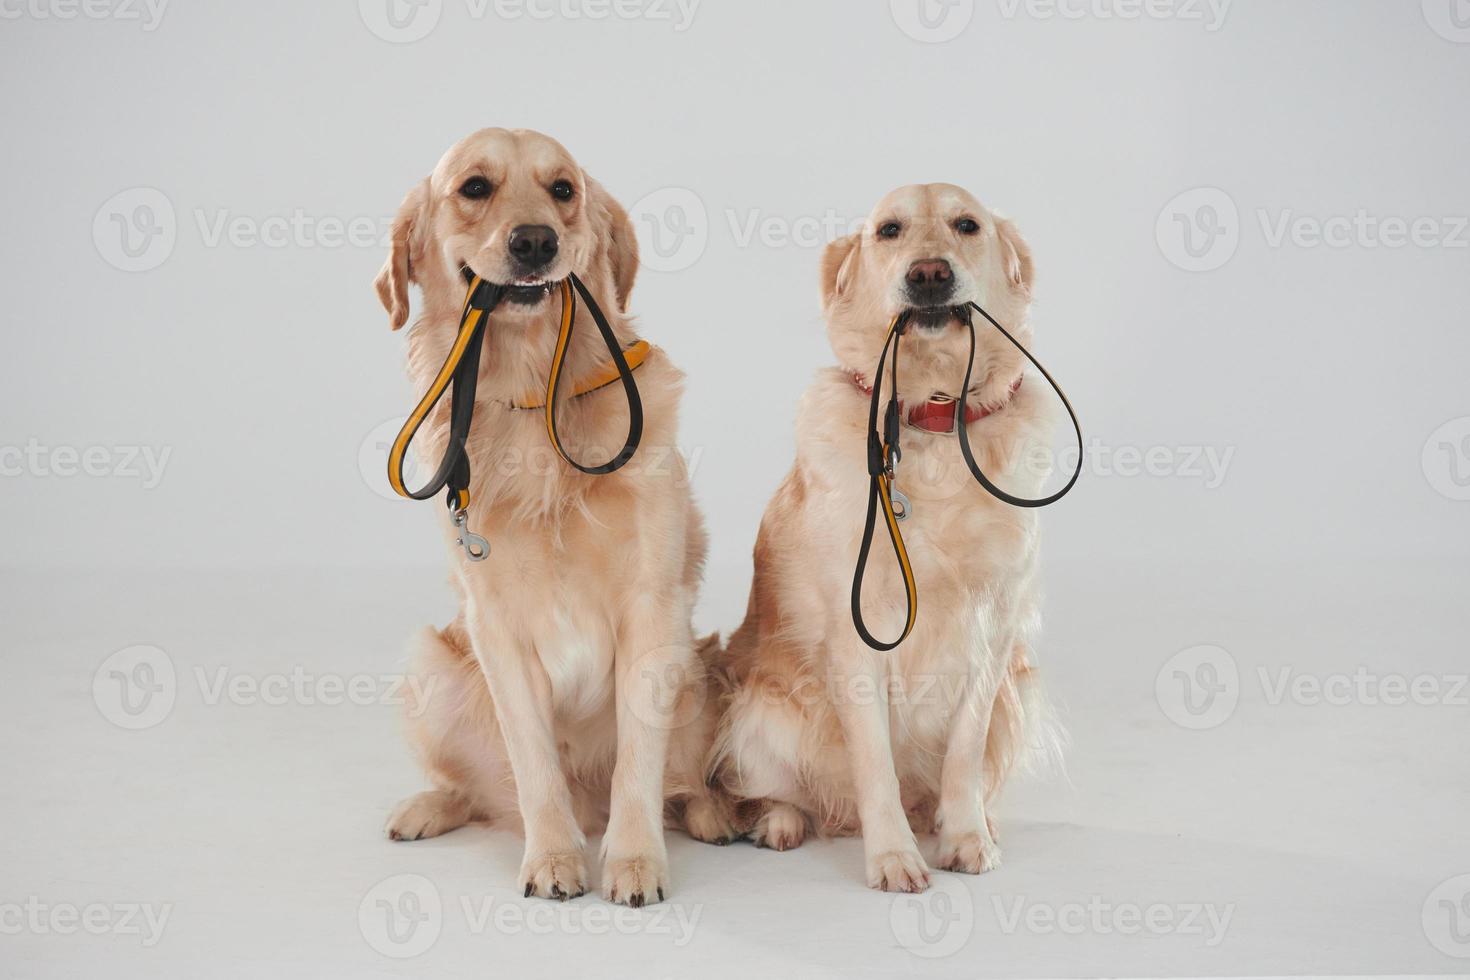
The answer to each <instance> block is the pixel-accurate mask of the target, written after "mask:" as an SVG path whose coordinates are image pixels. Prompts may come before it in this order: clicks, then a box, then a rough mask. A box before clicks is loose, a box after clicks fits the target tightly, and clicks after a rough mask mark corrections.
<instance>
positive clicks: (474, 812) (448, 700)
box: [377, 129, 731, 906]
mask: <svg viewBox="0 0 1470 980" xmlns="http://www.w3.org/2000/svg"><path fill="white" fill-rule="evenodd" d="M637 268H638V248H637V242H636V239H635V237H634V231H633V228H632V226H631V223H630V222H629V220H628V216H627V214H626V212H625V211H624V210H623V208H622V207H621V206H620V205H619V204H618V203H617V202H616V201H614V200H613V198H612V197H611V196H610V195H609V194H608V192H607V191H606V190H604V189H603V188H602V186H601V185H599V184H598V183H597V182H596V181H595V180H593V179H592V178H591V177H589V176H588V175H587V174H586V173H585V172H584V171H583V169H582V168H581V167H580V166H579V165H578V164H577V162H576V161H575V160H574V159H573V157H572V156H571V154H570V153H568V152H567V150H566V149H565V148H564V147H562V146H561V144H559V143H557V142H556V141H555V140H553V139H551V138H549V137H547V136H544V135H541V134H539V133H534V132H530V131H526V130H503V129H487V130H482V131H480V132H477V133H474V134H473V135H471V136H469V137H467V138H466V139H464V140H462V141H460V142H459V143H457V144H456V145H455V146H453V147H452V148H451V149H450V150H449V151H448V152H447V153H446V154H445V155H444V157H443V158H442V159H441V160H440V161H439V163H438V165H437V166H436V167H435V168H434V171H433V173H432V174H430V175H429V176H428V177H427V178H426V179H424V180H423V181H422V182H420V183H419V184H417V185H415V186H414V188H413V189H412V190H411V191H409V193H408V196H407V198H406V199H405V200H404V202H403V205H402V207H401V208H400V210H399V212H398V215H397V218H396V219H395V220H394V222H393V230H392V253H391V255H390V256H389V259H388V261H387V264H386V265H385V266H384V267H383V270H382V272H381V273H380V274H379V276H378V279H377V291H378V295H379V297H380V299H381V300H382V302H383V305H384V307H385V308H386V309H387V310H388V313H389V318H390V321H391V323H392V326H393V328H394V329H398V328H400V327H402V326H404V324H406V323H407V322H408V319H409V286H410V285H411V284H416V285H417V286H418V287H419V289H420V291H421V293H422V298H423V308H422V311H421V313H420V315H419V317H418V319H417V322H416V323H415V324H414V326H413V328H412V329H411V330H410V332H409V335H408V367H409V376H410V378H411V380H412V381H413V385H414V389H415V392H416V393H417V394H418V395H420V396H422V400H421V401H420V405H419V408H418V409H416V410H415V414H414V416H411V417H410V426H406V427H405V433H407V435H408V438H403V439H401V440H400V442H401V445H396V446H395V456H399V457H401V456H402V455H403V453H404V452H406V451H407V448H408V447H407V443H408V440H409V439H411V438H412V436H413V435H415V434H417V435H418V436H419V438H418V440H417V442H415V445H414V447H413V448H414V449H416V450H418V451H419V452H420V453H422V454H423V457H424V458H425V459H426V460H428V461H430V463H431V464H433V463H435V462H437V461H441V460H446V459H448V460H450V461H451V462H453V463H454V464H455V465H452V466H447V467H446V468H445V469H446V471H450V470H452V471H454V476H453V478H452V479H451V480H450V481H449V483H448V486H449V487H450V489H451V494H450V500H449V504H450V506H449V508H447V509H446V510H445V511H444V515H445V516H444V519H443V520H442V522H441V523H442V527H443V531H444V534H445V537H446V542H447V544H448V555H449V564H450V569H451V579H452V582H453V585H454V589H455V591H456V593H457V594H458V597H459V605H460V608H459V612H458V615H457V616H456V617H455V618H454V619H453V621H452V622H450V623H449V624H448V625H447V626H445V627H444V628H442V629H432V628H431V629H426V630H424V631H423V633H422V634H421V635H420V636H419V637H418V639H417V640H416V641H415V644H414V651H413V657H412V669H413V670H414V671H415V672H416V673H418V674H419V675H420V681H421V683H419V684H418V685H415V690H419V691H423V692H425V693H424V695H423V698H422V701H421V702H415V703H413V704H410V705H408V708H407V716H408V721H409V732H410V738H411V740H412V742H413V744H414V746H415V748H416V749H417V750H418V753H419V755H420V757H421V759H422V761H423V764H424V767H425V769H426V770H427V772H428V775H429V778H430V780H431V782H432V783H433V786H434V788H433V789H431V790H429V791H427V792H422V793H419V794H417V795H415V796H412V797H410V798H408V799H406V800H404V801H403V803H401V804H400V805H399V806H398V807H397V809H396V810H395V811H394V812H393V814H392V815H391V817H390V818H389V820H388V825H387V832H388V835H389V836H390V837H392V838H393V839H395V840H417V839H420V838H424V837H432V836H435V835H438V834H442V833H445V832H447V831H450V830H453V829H455V828H456V827H459V826H461V825H462V824H465V823H468V822H470V821H504V822H508V823H510V824H512V825H514V824H516V823H519V825H520V827H521V829H522V830H523V831H524V834H525V855H524V859H523V861H522V865H521V870H520V874H519V877H518V879H517V886H518V887H520V888H521V889H523V890H524V893H525V894H526V895H527V896H531V895H538V896H542V897H547V898H558V899H566V898H572V897H576V896H577V895H580V894H582V893H583V892H584V891H585V890H586V888H587V882H588V875H587V871H586V859H585V856H584V851H585V848H586V840H587V835H589V834H593V833H597V832H599V831H605V833H604V838H603V847H602V855H603V868H602V876H601V881H602V891H603V893H604V895H605V896H606V897H607V898H608V899H610V900H613V901H617V902H623V903H626V904H628V905H633V906H639V905H643V904H646V903H652V902H657V901H660V900H662V899H663V898H664V897H665V896H666V895H667V894H668V892H669V877H668V858H667V852H666V848H665V845H664V836H663V834H664V827H663V821H664V815H665V812H666V810H667V811H668V812H671V813H674V814H676V815H682V816H683V818H684V820H685V821H686V822H687V824H688V825H689V827H690V830H691V832H693V833H695V834H696V835H697V836H700V837H702V838H704V839H708V840H716V839H720V838H728V837H729V836H730V834H731V828H730V825H729V823H728V821H727V820H726V819H725V816H724V814H723V811H722V809H721V807H720V806H719V804H718V803H717V801H715V800H713V799H712V798H711V796H710V794H709V791H708V789H707V788H706V787H705V785H704V780H703V770H702V764H703V757H702V749H703V746H704V744H705V743H707V740H708V737H709V734H710V733H711V732H712V728H713V724H714V717H713V713H714V705H713V703H712V699H710V698H709V697H708V688H707V684H708V682H707V679H706V664H705V661H704V659H703V658H702V656H701V647H700V645H698V644H696V642H695V639H694V637H693V635H692V633H691V627H690V615H691V611H692V608H693V605H694V601H695V597H696V593H697V590H698V587H699V582H700V578H701V574H702V566H703V562H704V555H705V548H706V537H705V531H704V527H703V523H702V520H701V518H700V515H699V513H698V512H697V510H696V509H695V506H694V503H693V500H692V499H691V496H690V493H689V489H688V486H689V481H688V478H687V473H686V472H685V468H684V464H683V461H682V458H681V457H680V456H679V454H678V453H677V451H676V449H675V447H676V446H677V435H678V433H677V415H678V405H679V396H680V390H681V384H682V380H683V376H682V375H681V373H680V372H679V371H678V369H677V368H675V367H674V365H673V364H672V363H670V361H669V359H668V357H667V356H666V355H665V354H664V353H663V352H662V351H661V350H659V349H658V348H657V347H653V346H651V345H649V344H648V343H647V342H645V341H643V340H641V339H639V338H638V337H637V335H636V332H635V325H634V322H633V320H632V318H631V317H630V316H629V315H628V313H627V304H628V297H629V293H630V292H631V290H632V287H633V281H634V277H635V275H636V273H637ZM573 284H575V285H576V287H577V290H578V291H580V292H582V298H583V300H584V302H583V303H582V304H581V305H576V304H575V303H574V293H573V289H572V285H573ZM482 285H486V289H487V292H486V293H485V294H483V295H491V296H492V297H493V299H490V300H484V299H481V298H477V297H480V296H481V295H482V294H481V293H480V287H481V286H482ZM467 287H468V289H469V296H468V297H467V296H466V288H467ZM477 304H478V305H477ZM584 321H585V322H584ZM471 345H472V346H471ZM467 346H469V347H470V350H468V351H467V350H466V347H467ZM613 351H616V352H617V354H616V355H613V354H612V353H611V352H613ZM467 355H469V356H470V359H469V360H466V357H467ZM619 357H620V358H621V361H622V364H620V365H615V364H614V363H612V362H613V361H615V360H618V359H619ZM474 358H478V360H477V361H476V360H474ZM464 364H469V365H470V366H471V367H472V368H473V369H474V370H473V374H472V375H470V376H466V374H465V373H464V372H463V371H462V370H460V369H461V367H462V365H464ZM632 372H636V391H635V390H634V388H633V387H632V386H630V382H631V380H632V378H631V376H630V375H631V373H632ZM456 377H458V378H459V383H460V384H463V385H464V387H463V389H462V390H461V394H462V395H466V397H467V398H469V397H472V398H473V404H472V406H469V405H466V406H462V409H464V410H468V409H469V408H471V407H472V410H473V420H472V422H470V423H469V424H468V425H456V424H453V423H452V420H451V415H452V414H454V409H453V406H452V404H451V402H452V398H453V394H452V392H450V394H449V397H445V398H442V399H441V398H440V397H439V396H440V395H444V394H445V393H446V389H449V388H451V387H452V384H453V379H454V378H456ZM619 380H623V381H624V382H625V383H624V385H622V386H620V385H618V384H617V383H616V382H617V381H619ZM469 392H472V394H467V393H469ZM549 394H555V395H556V397H555V398H554V399H552V400H550V401H549V400H548V395H549ZM462 400H463V399H462ZM548 405H549V406H550V407H549V408H548ZM532 409H534V411H533V410H532ZM639 412H641V419H642V421H641V424H638V423H634V422H633V421H632V420H631V418H630V416H636V415H637V414H638V413H639ZM635 430H637V432H638V434H639V435H641V443H640V440H639V439H638V438H635V437H634V436H632V435H630V434H631V433H633V432H634V431H635ZM461 433H463V435H462V436H461ZM461 438H462V444H463V449H462V451H461V449H460V441H461ZM625 441H626V442H628V443H629V444H630V445H634V446H637V445H641V447H642V448H641V449H639V450H638V451H637V452H636V453H633V454H629V453H627V452H624V453H621V454H620V451H619V447H620V446H624V444H625ZM626 448H627V447H625V449H626ZM610 457H611V458H613V459H615V461H616V465H607V466H600V467H584V466H581V465H579V464H578V463H576V462H575V461H576V460H582V459H591V460H594V461H596V462H599V463H600V462H601V461H602V460H604V459H608V458H610ZM399 463H400V464H401V463H402V459H401V458H400V459H399ZM395 472H398V473H401V472H402V466H401V465H400V466H399V467H398V468H397V469H396V470H395ZM460 484H463V486H461V485H460ZM395 488H397V489H399V490H400V492H401V493H404V494H405V495H409V494H411V493H412V488H409V487H407V486H406V485H405V486H400V485H399V483H397V482H395ZM470 527H473V528H474V533H473V534H470V533H469V532H468V530H467V529H468V528H470ZM702 649H703V650H704V652H705V653H706V654H708V653H709V652H711V651H712V649H713V646H712V644H711V643H709V642H706V643H704V644H703V646H702ZM666 803H668V804H672V805H670V806H668V807H666Z"/></svg>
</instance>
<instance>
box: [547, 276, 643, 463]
mask: <svg viewBox="0 0 1470 980" xmlns="http://www.w3.org/2000/svg"><path fill="white" fill-rule="evenodd" d="M573 287H575V288H576V291H577V292H578V293H580V294H581V295H582V299H583V301H584V302H586V304H587V310H588V312H590V313H591V314H592V319H593V321H594V322H595V323H596V324H597V332H598V333H599V334H601V335H602V342H603V343H604V344H606V345H607V352H608V353H609V354H610V355H612V359H613V364H614V365H615V366H616V367H617V369H618V379H619V380H620V381H622V383H623V393H624V395H626V396H627V399H628V435H627V438H626V439H625V440H624V442H623V448H622V449H620V450H618V452H617V455H615V456H613V457H612V458H611V459H609V460H608V461H607V462H605V463H600V464H597V465H595V466H589V465H585V464H583V463H579V462H578V461H577V460H575V459H573V458H572V457H571V455H570V454H568V453H567V451H566V449H565V448H564V447H563V446H562V444H561V436H560V435H559V434H558V432H557V428H556V395H557V390H558V389H559V388H560V387H561V376H562V367H563V366H564V365H565V364H566V359H567V352H568V349H569V348H570V346H571V340H572V330H573V329H574V327H575V326H576V315H577V300H576V296H575V294H574V293H573V292H572V289H573ZM561 303H562V307H561V329H560V330H559V331H558V333H557V338H556V353H555V355H554V356H553V357H552V361H551V373H550V374H548V375H547V378H546V434H547V436H548V437H549V438H550V439H551V446H552V448H553V449H555V450H556V453H557V455H558V456H560V457H561V458H562V459H564V460H566V462H567V463H568V464H569V465H570V466H572V467H573V468H575V469H577V470H580V471H581V472H583V473H587V474H590V475H593V476H601V475H604V474H607V473H613V472H616V471H617V470H620V469H622V468H623V466H624V465H625V464H626V463H627V462H628V460H630V459H632V458H633V454H634V453H636V452H637V451H638V444H639V443H640V442H642V441H643V400H642V398H640V397H639V395H638V383H637V382H636V381H634V380H633V369H632V368H630V367H629V366H628V359H627V358H626V357H625V356H624V355H623V348H622V345H620V344H619V343H618V338H617V335H616V334H614V333H613V329H612V327H611V326H610V325H609V324H608V322H607V317H606V316H604V315H603V313H602V309H601V307H599V306H598V305H597V300H595V299H593V298H592V294H591V293H590V292H589V291H588V290H587V287H586V286H585V285H583V284H582V280H581V279H578V278H577V276H576V274H575V273H572V274H570V275H568V276H567V278H566V279H564V280H562V284H561Z"/></svg>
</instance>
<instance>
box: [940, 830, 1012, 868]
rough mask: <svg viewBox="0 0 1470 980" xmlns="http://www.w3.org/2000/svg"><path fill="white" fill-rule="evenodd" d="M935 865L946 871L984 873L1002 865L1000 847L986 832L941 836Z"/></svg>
mask: <svg viewBox="0 0 1470 980" xmlns="http://www.w3.org/2000/svg"><path fill="white" fill-rule="evenodd" d="M935 866H936V867H938V868H940V869H942V870H944V871H958V872H960V873H961V874H967V875H982V874H984V873H985V872H987V871H994V870H995V869H996V868H998V867H1000V848H999V847H997V846H996V843H995V841H993V840H990V839H989V838H988V837H987V836H986V835H984V834H977V833H968V834H958V835H956V836H954V837H948V836H941V837H940V838H939V858H938V860H937V861H936V862H935Z"/></svg>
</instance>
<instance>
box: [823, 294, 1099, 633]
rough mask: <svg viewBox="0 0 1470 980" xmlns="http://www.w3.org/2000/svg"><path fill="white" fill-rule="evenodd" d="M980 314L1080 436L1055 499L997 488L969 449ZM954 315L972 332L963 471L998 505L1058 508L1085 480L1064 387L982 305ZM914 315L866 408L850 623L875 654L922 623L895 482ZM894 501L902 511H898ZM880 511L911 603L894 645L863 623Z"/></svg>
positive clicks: (887, 344) (961, 420)
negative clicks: (903, 377) (862, 505)
mask: <svg viewBox="0 0 1470 980" xmlns="http://www.w3.org/2000/svg"><path fill="white" fill-rule="evenodd" d="M971 308H974V309H976V310H979V311H980V315H981V316H983V317H985V319H986V320H988V321H989V322H990V324H991V326H993V327H995V329H997V330H999V331H1000V332H1001V335H1002V336H1004V337H1005V339H1006V340H1008V341H1010V342H1011V344H1012V345H1014V346H1015V348H1016V349H1017V350H1019V351H1020V352H1021V353H1022V354H1025V355H1026V359H1027V360H1028V361H1030V362H1031V363H1032V364H1033V365H1034V366H1035V367H1036V370H1038V371H1040V372H1041V376H1042V377H1043V378H1045V379H1046V382H1047V384H1049V385H1051V387H1052V390H1053V391H1055V392H1056V393H1057V396H1058V397H1059V398H1061V400H1062V405H1063V406H1065V407H1066V409H1067V415H1068V417H1070V418H1071V420H1072V429H1073V431H1074V432H1076V434H1077V466H1076V468H1075V469H1074V470H1073V471H1072V477H1071V479H1069V480H1068V481H1067V485H1066V486H1064V487H1062V488H1061V489H1060V490H1058V491H1057V492H1056V493H1054V494H1051V495H1049V496H1046V497H1041V498H1037V499H1030V498H1026V497H1017V496H1015V495H1014V494H1010V493H1007V492H1006V491H1004V490H1002V489H1001V488H1000V487H997V486H996V485H995V484H994V483H993V482H991V480H990V479H989V478H988V477H987V476H986V475H985V474H984V473H983V472H982V471H981V469H980V464H979V463H977V462H976V461H975V454H974V452H973V451H972V450H971V449H970V434H969V432H968V431H967V430H968V426H967V425H966V423H965V415H966V412H965V402H966V399H967V398H968V396H969V391H970V374H971V372H972V371H973V370H974V367H975V322H974V320H973V318H972V317H971V315H970V309H971ZM955 313H956V315H958V316H959V318H960V320H961V321H962V322H963V323H964V324H965V327H966V328H967V329H968V330H969V331H970V359H969V360H968V361H966V363H965V381H964V384H962V385H961V386H960V393H959V396H958V398H957V399H956V405H955V429H956V430H958V432H959V437H960V454H961V455H962V456H964V458H965V465H966V466H968V467H969V469H970V473H971V474H972V475H973V476H974V477H975V479H976V481H977V482H979V484H980V485H981V486H982V487H984V488H985V489H986V491H988V492H989V493H990V494H991V495H992V496H994V497H995V498H996V499H997V500H1001V501H1003V502H1005V503H1007V504H1010V505H1012V506H1013V507H1045V506H1047V505H1048V504H1054V503H1056V502H1057V501H1058V500H1061V499H1062V498H1063V497H1065V496H1066V495H1067V493H1068V492H1069V491H1070V490H1071V489H1072V488H1073V487H1074V486H1076V484H1077V479H1078V478H1079V477H1080V476H1081V475H1082V453H1083V445H1082V425H1081V423H1079V422H1078V421H1077V413H1076V412H1075V411H1074V410H1073V409H1072V403H1071V402H1070V401H1069V400H1068V399H1067V395H1066V393H1065V392H1063V391H1062V388H1061V385H1059V384H1057V382H1056V379H1054V378H1053V377H1052V376H1051V373H1050V372H1048V371H1047V369H1046V368H1045V367H1043V366H1042V365H1041V362H1040V361H1038V360H1037V359H1036V358H1035V357H1033V356H1032V355H1031V352H1030V351H1028V350H1027V349H1026V348H1025V347H1024V346H1022V344H1021V342H1020V341H1018V340H1016V338H1015V337H1013V336H1011V333H1010V331H1008V330H1007V329H1006V328H1005V327H1003V326H1001V325H1000V324H999V323H997V322H996V320H995V318H994V317H992V316H991V315H990V314H989V313H987V312H986V311H985V309H984V307H982V306H980V304H979V303H974V302H971V303H968V304H966V305H965V306H962V307H958V308H957V309H956V310H955ZM911 315H912V314H911V312H910V311H905V312H903V313H900V314H899V315H898V316H896V317H894V318H893V323H892V324H891V325H890V326H889V328H888V336H887V337H886V338H885V339H884V341H883V351H882V353H880V354H879V355H878V370H877V371H876V372H875V373H874V374H873V394H872V399H871V401H870V402H869V404H868V447H867V451H868V516H867V520H866V521H865V523H864V525H863V540H862V545H861V546H860V547H859V549H858V560H857V567H856V568H855V569H854V571H853V576H852V623H853V626H855V627H856V628H857V632H858V636H860V637H862V639H863V642H864V643H866V644H867V645H868V646H870V647H872V648H873V649H874V650H882V651H887V650H892V649H893V648H894V647H896V646H898V645H899V644H900V643H902V642H903V641H904V640H906V639H908V636H909V634H910V633H912V632H913V630H914V622H915V621H916V620H917V618H918V606H919V589H918V584H917V583H916V582H915V580H914V569H913V565H912V564H911V563H910V561H909V556H908V549H907V548H906V547H905V546H904V542H903V533H902V532H901V531H900V530H899V527H898V522H899V521H901V520H903V519H904V518H906V517H908V516H909V513H910V511H911V506H910V504H909V502H908V499H907V498H905V497H904V496H903V494H901V493H899V491H898V490H897V488H896V487H894V485H893V483H894V479H895V475H896V471H897V469H898V463H899V460H901V459H902V458H903V452H902V450H901V449H900V448H899V438H900V433H901V431H902V428H903V426H902V421H903V420H902V419H901V418H900V414H899V411H900V410H899V402H898V348H899V341H900V339H901V338H902V337H903V335H904V333H905V332H906V329H907V327H908V322H909V318H910V316H911ZM889 348H892V350H893V360H892V361H891V362H888V353H889ZM885 362H887V363H889V365H890V366H889V385H888V405H887V407H886V408H885V409H884V413H883V430H882V434H881V435H880V434H879V431H878V406H879V403H880V402H881V400H882V389H883V366H884V364H885ZM895 498H896V499H897V501H898V507H897V508H895V504H894V501H895ZM880 506H881V508H882V511H883V516H884V520H885V522H886V523H887V525H888V540H889V542H890V543H891V544H892V545H893V554H894V557H895V558H897V560H898V566H899V571H900V572H901V573H902V575H903V583H904V597H905V600H906V602H907V611H906V613H905V616H904V627H903V632H902V633H900V634H899V637H898V639H896V640H894V641H892V642H891V643H890V642H886V641H883V640H879V639H877V638H876V637H874V636H873V634H872V633H871V632H869V630H868V627H867V624H865V623H864V622H863V610H862V595H863V575H864V573H865V572H866V571H867V567H868V556H869V553H870V552H871V551H872V547H873V534H874V531H875V530H876V529H877V524H878V511H879V508H880Z"/></svg>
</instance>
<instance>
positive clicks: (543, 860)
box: [521, 851, 587, 902]
mask: <svg viewBox="0 0 1470 980" xmlns="http://www.w3.org/2000/svg"><path fill="white" fill-rule="evenodd" d="M521 887H522V888H523V889H525V896H526V897H527V898H530V897H531V896H533V895H534V896H536V897H537V898H554V899H557V900H558V901H563V902H564V901H566V900H567V899H569V898H580V897H581V896H583V895H585V894H587V865H586V863H585V862H584V861H583V860H582V852H581V851H561V852H549V853H542V854H537V855H534V856H533V855H531V854H530V853H527V854H526V859H525V861H524V862H523V863H522V864H521Z"/></svg>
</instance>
